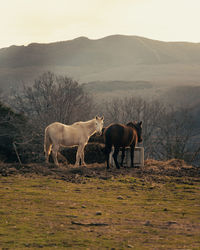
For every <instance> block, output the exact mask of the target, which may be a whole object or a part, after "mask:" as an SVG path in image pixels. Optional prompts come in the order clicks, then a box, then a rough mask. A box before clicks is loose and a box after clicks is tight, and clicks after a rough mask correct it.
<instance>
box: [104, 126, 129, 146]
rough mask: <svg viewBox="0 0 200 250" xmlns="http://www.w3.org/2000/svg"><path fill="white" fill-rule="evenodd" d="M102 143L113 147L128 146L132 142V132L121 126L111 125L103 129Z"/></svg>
mask: <svg viewBox="0 0 200 250" xmlns="http://www.w3.org/2000/svg"><path fill="white" fill-rule="evenodd" d="M104 141H105V144H110V145H114V146H120V147H122V146H129V145H130V144H131V142H132V141H133V131H132V129H131V128H129V127H126V126H124V125H123V124H118V123H115V124H111V125H110V126H108V127H107V128H106V129H105V132H104Z"/></svg>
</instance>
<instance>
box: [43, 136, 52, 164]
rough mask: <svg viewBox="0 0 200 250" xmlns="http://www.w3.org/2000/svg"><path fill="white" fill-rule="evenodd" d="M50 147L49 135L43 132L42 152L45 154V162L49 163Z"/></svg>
mask: <svg viewBox="0 0 200 250" xmlns="http://www.w3.org/2000/svg"><path fill="white" fill-rule="evenodd" d="M51 147H52V143H51V140H50V138H49V135H48V134H47V132H46V131H45V137H44V152H45V162H46V163H49V155H50V153H51Z"/></svg>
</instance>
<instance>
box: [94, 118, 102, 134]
mask: <svg viewBox="0 0 200 250" xmlns="http://www.w3.org/2000/svg"><path fill="white" fill-rule="evenodd" d="M103 121H104V117H103V116H102V117H98V116H96V117H95V122H96V123H95V125H96V132H98V133H99V134H100V135H101V134H102V128H103Z"/></svg>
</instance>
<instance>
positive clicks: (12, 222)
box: [0, 169, 200, 249]
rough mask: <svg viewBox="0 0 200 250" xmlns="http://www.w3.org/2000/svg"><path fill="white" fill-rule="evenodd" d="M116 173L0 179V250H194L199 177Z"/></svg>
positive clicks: (199, 228) (199, 233) (199, 244)
mask: <svg viewBox="0 0 200 250" xmlns="http://www.w3.org/2000/svg"><path fill="white" fill-rule="evenodd" d="M102 171H106V170H102ZM114 171H119V170H116V169H114ZM93 172H94V171H93ZM118 173H119V174H118V175H113V176H111V177H109V178H97V177H91V176H82V177H81V181H79V183H73V182H69V181H64V180H61V179H58V178H53V177H52V176H42V175H36V174H31V175H25V176H24V175H19V174H17V175H10V176H7V177H4V176H0V247H1V248H2V249H27V248H29V249H37V248H43V249H52V248H57V249H64V248H69V249H129V248H133V249H200V177H199V176H196V177H187V176H181V177H175V176H163V175H162V176H159V175H157V176H154V178H151V179H149V178H147V177H146V176H141V177H138V176H135V177H134V176H131V175H130V173H129V174H127V175H126V174H123V175H121V174H120V172H118ZM75 177H76V176H75Z"/></svg>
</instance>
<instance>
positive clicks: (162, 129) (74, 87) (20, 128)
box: [0, 72, 200, 164]
mask: <svg viewBox="0 0 200 250" xmlns="http://www.w3.org/2000/svg"><path fill="white" fill-rule="evenodd" d="M0 98H1V99H0V161H6V162H13V161H22V162H41V161H42V160H44V154H43V139H44V129H45V127H46V126H47V125H49V124H50V123H52V122H54V121H58V122H62V123H65V124H72V123H74V122H76V121H80V120H82V121H86V120H89V119H91V118H92V117H93V116H95V115H97V114H103V115H104V117H105V126H107V125H109V124H110V123H115V122H116V123H124V124H126V123H128V122H129V121H134V120H142V121H143V146H144V148H145V158H154V159H158V160H167V159H171V158H177V159H183V160H185V161H186V162H188V163H193V164H198V163H199V162H200V143H199V136H200V132H199V128H198V126H195V117H194V115H193V113H192V112H191V109H190V108H188V107H184V106H181V107H179V108H177V107H176V108H175V107H174V106H170V105H166V104H164V103H162V102H161V101H158V100H152V101H147V100H144V99H143V98H141V97H135V96H132V97H127V98H114V99H111V100H108V101H106V102H103V103H96V102H95V100H94V98H93V97H92V96H91V95H89V94H88V93H87V92H86V91H85V89H84V86H83V85H81V84H79V83H78V82H77V81H75V80H73V79H72V78H70V77H67V76H58V75H55V74H54V73H52V72H46V73H44V74H42V75H41V76H39V77H38V78H37V79H35V81H34V84H33V85H31V86H27V85H25V86H24V87H23V89H22V90H21V91H18V92H15V93H12V94H10V95H9V97H6V99H5V98H4V97H3V94H2V95H1V96H0Z"/></svg>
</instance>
